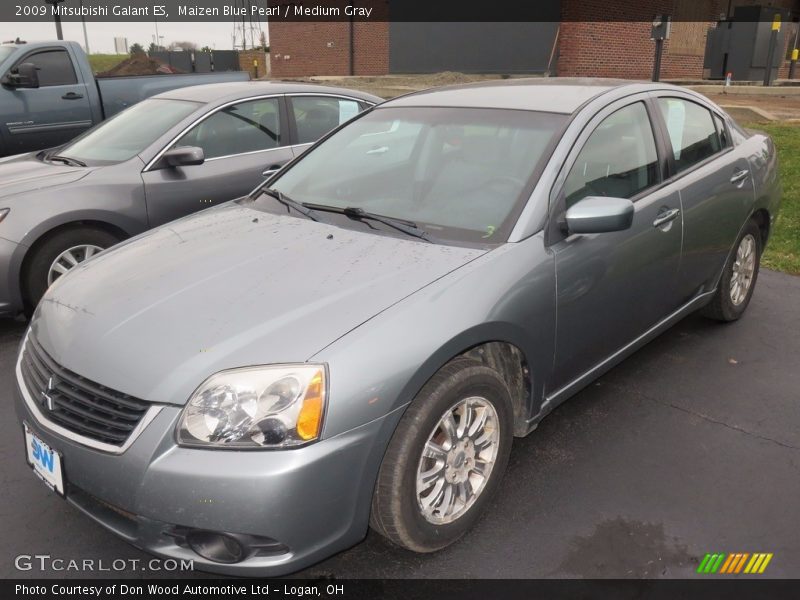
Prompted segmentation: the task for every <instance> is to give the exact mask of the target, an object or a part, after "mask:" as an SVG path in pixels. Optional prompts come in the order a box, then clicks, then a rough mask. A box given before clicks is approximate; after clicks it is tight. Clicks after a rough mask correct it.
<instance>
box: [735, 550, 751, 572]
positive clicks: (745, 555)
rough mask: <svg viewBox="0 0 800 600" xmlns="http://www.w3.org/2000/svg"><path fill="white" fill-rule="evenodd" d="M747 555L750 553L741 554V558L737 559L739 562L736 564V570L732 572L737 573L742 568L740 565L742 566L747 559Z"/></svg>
mask: <svg viewBox="0 0 800 600" xmlns="http://www.w3.org/2000/svg"><path fill="white" fill-rule="evenodd" d="M748 556H750V555H749V554H748V553H746V552H745V553H744V554H742V555H741V557H742V558H741V560H739V564H737V565H736V570H735V571H734V573H738V572H740V571H741V570H742V567H744V562H745V561H746V560H747V557H748Z"/></svg>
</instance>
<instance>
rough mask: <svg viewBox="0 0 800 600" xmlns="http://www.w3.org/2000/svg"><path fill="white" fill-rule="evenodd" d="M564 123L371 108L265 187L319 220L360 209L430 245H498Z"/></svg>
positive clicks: (519, 115)
mask: <svg viewBox="0 0 800 600" xmlns="http://www.w3.org/2000/svg"><path fill="white" fill-rule="evenodd" d="M566 119H567V117H566V116H564V115H561V114H547V113H540V112H531V111H523V110H500V109H489V108H434V107H430V108H429V107H415V108H411V107H408V108H405V107H403V108H394V107H387V108H378V109H376V110H373V111H372V112H371V113H369V114H367V115H366V116H365V117H362V118H359V119H357V120H355V121H352V122H351V123H350V124H349V125H347V126H345V127H344V128H343V129H341V130H340V131H338V132H337V133H335V134H334V135H333V136H332V137H330V138H328V139H327V140H326V141H325V142H323V143H322V144H320V145H319V146H318V147H317V148H315V149H313V150H310V151H309V152H308V153H306V154H305V155H303V157H302V158H301V159H300V160H299V161H298V162H297V163H295V164H294V165H293V166H291V167H290V168H289V169H287V170H286V171H285V172H284V174H283V175H282V176H280V178H279V179H278V180H277V181H276V182H275V183H273V187H274V188H275V189H276V190H277V191H278V192H281V193H282V194H285V195H286V196H287V197H289V198H292V199H294V200H296V201H297V202H301V203H303V204H305V205H306V206H307V207H309V208H313V209H315V210H317V211H326V217H328V216H329V215H328V214H327V213H335V212H337V210H338V212H341V213H343V214H345V215H348V214H349V215H355V216H358V211H359V210H360V211H364V213H372V214H374V215H380V216H382V217H389V218H392V219H400V220H403V221H404V222H406V223H413V224H414V226H415V227H417V228H418V229H421V230H423V231H425V232H426V233H428V234H429V236H430V237H431V238H437V239H439V240H450V241H455V242H467V243H477V244H493V243H501V242H503V241H505V239H506V238H507V236H508V234H509V233H510V231H511V227H513V224H514V222H515V220H516V217H517V216H518V215H519V211H520V210H521V209H522V206H523V205H524V202H525V200H526V199H527V198H528V197H529V195H530V192H531V189H532V186H533V183H534V182H535V177H536V173H537V169H538V167H539V165H540V164H541V162H542V161H543V160H544V159H545V158H546V157H547V156H548V155H549V149H550V147H551V144H552V143H553V142H554V140H555V138H556V134H557V132H558V131H560V130H561V128H562V127H563V125H564V123H565V122H566ZM346 220H347V219H345V221H346ZM351 220H352V219H351ZM371 223H372V222H371ZM372 224H373V225H374V223H372ZM370 231H371V229H370Z"/></svg>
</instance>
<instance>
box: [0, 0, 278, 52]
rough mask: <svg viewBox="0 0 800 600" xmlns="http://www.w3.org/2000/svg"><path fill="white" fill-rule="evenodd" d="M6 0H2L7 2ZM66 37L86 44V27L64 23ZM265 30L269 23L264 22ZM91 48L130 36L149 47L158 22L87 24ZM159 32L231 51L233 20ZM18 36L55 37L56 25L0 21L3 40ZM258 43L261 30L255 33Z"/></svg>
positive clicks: (107, 48)
mask: <svg viewBox="0 0 800 600" xmlns="http://www.w3.org/2000/svg"><path fill="white" fill-rule="evenodd" d="M6 1H7V0H0V2H6ZM62 27H63V28H64V39H65V40H74V41H76V42H79V43H80V44H81V45H82V46H83V29H82V28H81V24H80V23H63V24H62ZM263 28H264V30H265V33H267V35H269V33H268V32H267V31H266V29H267V26H266V24H263ZM86 30H87V32H88V34H89V48H90V50H91V51H92V52H103V53H112V52H114V38H115V37H127V38H128V45H129V46H130V45H132V44H133V43H135V42H139V43H140V44H141V45H142V46H144V47H145V48H147V46H149V45H150V42H152V41H153V39H154V36H155V34H156V25H155V23H131V22H126V23H120V22H108V23H87V24H86ZM158 34H159V35H160V36H163V38H162V44H164V45H165V46H169V44H170V42H175V41H184V40H186V41H190V42H195V43H196V44H197V45H198V47H203V46H210V47H211V48H216V49H217V50H230V49H231V47H232V35H233V21H229V22H221V23H163V22H159V23H158ZM17 36H19V37H20V38H22V39H23V40H27V41H34V40H54V39H56V26H55V24H54V23H52V22H50V23H41V22H39V23H7V22H4V23H0V41H6V40H11V39H14V38H16V37H17ZM254 37H255V40H256V43H258V33H257V32H256V33H254ZM247 38H248V39H247V45H248V46H250V32H249V31H248V33H247ZM241 43H242V33H241V26H240V29H239V31H238V35H237V36H236V45H237V47H241Z"/></svg>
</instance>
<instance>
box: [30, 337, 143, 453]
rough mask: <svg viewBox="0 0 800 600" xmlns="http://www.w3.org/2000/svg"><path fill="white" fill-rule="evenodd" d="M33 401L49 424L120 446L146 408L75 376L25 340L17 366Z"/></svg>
mask: <svg viewBox="0 0 800 600" xmlns="http://www.w3.org/2000/svg"><path fill="white" fill-rule="evenodd" d="M20 370H21V372H22V379H23V382H24V385H25V387H26V388H27V389H28V392H29V393H30V395H31V397H32V398H33V401H34V402H35V403H36V404H37V405H38V407H39V410H40V411H41V412H42V414H43V415H45V417H46V418H47V419H49V420H50V421H52V422H53V423H56V424H58V425H60V426H61V427H64V428H65V429H68V430H69V431H72V432H74V433H77V434H79V435H82V436H85V437H88V438H91V439H93V440H96V441H99V442H104V443H106V444H112V445H114V446H121V445H122V444H124V443H125V440H127V439H128V437H129V436H130V434H131V432H132V431H133V430H134V429H135V428H136V426H137V425H138V424H139V421H141V419H142V417H143V416H144V414H145V413H146V412H147V409H148V408H150V404H149V403H148V402H145V401H143V400H139V399H137V398H132V397H130V396H128V395H127V394H123V393H121V392H117V391H115V390H112V389H109V388H107V387H105V386H102V385H100V384H98V383H94V382H92V381H89V380H88V379H85V378H84V377H81V376H80V375H76V374H75V373H73V372H72V371H68V370H67V369H65V368H63V367H61V366H60V365H59V364H58V363H56V362H55V361H54V360H53V359H52V358H50V356H48V354H47V353H46V352H45V351H44V350H43V349H42V347H41V346H40V345H39V344H38V343H37V342H36V340H35V339H33V336H28V340H27V342H26V343H25V349H24V351H23V353H22V361H21V365H20Z"/></svg>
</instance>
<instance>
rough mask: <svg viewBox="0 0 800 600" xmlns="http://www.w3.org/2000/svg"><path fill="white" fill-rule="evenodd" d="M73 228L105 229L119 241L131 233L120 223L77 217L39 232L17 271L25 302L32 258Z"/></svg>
mask: <svg viewBox="0 0 800 600" xmlns="http://www.w3.org/2000/svg"><path fill="white" fill-rule="evenodd" d="M72 229H97V230H100V231H105V232H106V233H109V234H111V235H113V236H114V237H116V238H117V240H119V241H122V240H124V239H126V238H128V237H130V235H131V234H130V233H128V232H127V231H126V230H125V229H123V228H122V227H120V226H119V225H116V224H114V223H110V222H108V221H102V220H97V219H76V220H73V221H67V222H64V223H59V224H58V225H55V226H53V227H51V228H48V229H45V230H44V231H40V232H38V235H36V237H35V238H34V239H33V240H32V241H31V242H30V244H29V245H27V249H26V250H25V254H24V255H23V257H22V261H21V263H20V267H19V271H18V273H17V284H18V285H19V290H20V293H21V295H22V299H23V302H24V303H25V304H28V303H29V298H28V291H27V290H26V289H25V278H26V277H27V275H28V269H29V268H30V264H31V260H32V259H33V257H34V256H35V255H36V252H37V251H38V250H39V248H41V247H42V245H44V244H45V243H46V242H47V241H48V240H50V239H52V238H53V237H54V236H56V235H58V234H60V233H61V232H63V231H69V230H72ZM27 242H28V240H26V243H27Z"/></svg>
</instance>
